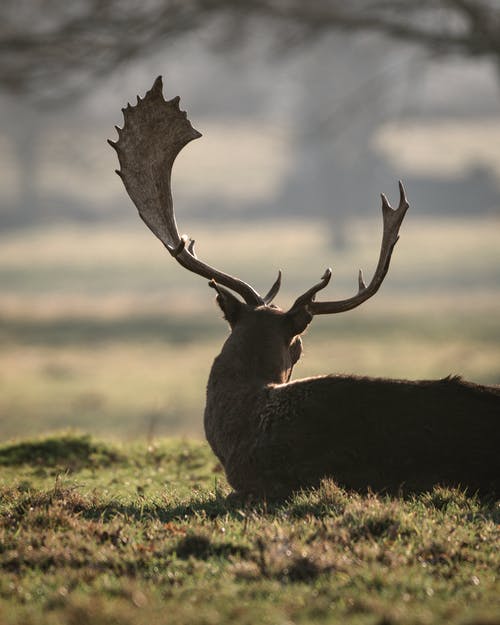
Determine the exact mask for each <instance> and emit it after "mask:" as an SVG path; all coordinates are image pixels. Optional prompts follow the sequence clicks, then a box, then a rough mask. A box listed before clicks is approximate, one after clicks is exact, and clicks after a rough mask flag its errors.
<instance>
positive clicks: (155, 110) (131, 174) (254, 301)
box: [108, 76, 281, 306]
mask: <svg viewBox="0 0 500 625" xmlns="http://www.w3.org/2000/svg"><path fill="white" fill-rule="evenodd" d="M162 87H163V84H162V79H161V76H159V77H158V78H157V79H156V80H155V82H154V84H153V87H152V88H151V90H150V91H148V92H147V93H146V95H145V97H144V98H143V99H141V98H140V97H139V96H137V104H136V105H135V106H131V105H130V104H128V105H127V107H126V108H124V109H122V112H123V117H124V122H125V123H124V126H123V128H118V127H117V126H115V128H116V130H117V131H118V141H116V142H115V141H108V143H109V144H110V145H111V146H112V147H113V148H114V149H115V150H116V152H117V154H118V160H119V161H120V167H121V169H120V170H117V172H116V173H117V174H118V175H119V176H120V178H121V179H122V180H123V184H124V185H125V188H126V190H127V193H128V194H129V196H130V198H131V199H132V201H133V202H134V204H135V205H136V207H137V209H138V211H139V215H140V216H141V218H142V220H143V221H144V222H145V223H146V225H147V226H148V228H149V229H150V230H151V231H152V232H153V233H154V234H155V235H156V236H157V237H158V238H159V239H160V241H162V243H163V244H164V245H165V247H166V248H167V250H168V251H169V252H170V254H171V255H172V256H173V257H174V258H175V260H176V261H177V262H178V263H180V264H181V265H182V266H183V267H185V268H186V269H189V270H190V271H192V272H193V273H196V274H198V275H200V276H203V277H204V278H207V279H208V280H215V281H216V282H218V283H219V284H222V285H224V286H226V287H228V288H230V289H232V290H233V291H235V292H236V293H238V294H239V295H241V297H243V299H244V300H245V302H246V303H247V304H251V305H254V306H259V305H263V304H269V303H270V302H271V300H272V299H273V298H274V297H275V296H276V294H277V293H278V290H279V288H280V284H281V272H279V274H278V278H277V280H276V282H275V283H274V284H273V286H272V287H271V289H270V291H269V293H267V295H265V296H264V297H262V296H261V295H259V293H257V291H256V290H255V289H253V288H252V287H251V286H250V285H249V284H247V283H246V282H243V281H242V280H239V279H238V278H234V277H233V276H230V275H228V274H226V273H223V272H221V271H218V270H217V269H215V268H214V267H211V266H210V265H207V264H206V263H204V262H203V261H201V260H200V259H199V258H197V256H196V254H195V252H194V240H193V239H191V238H190V237H188V236H186V235H182V236H180V235H179V232H178V230H177V224H176V221H175V214H174V207H173V202H172V192H171V188H170V179H171V172H172V166H173V164H174V161H175V158H176V156H177V155H178V154H179V152H180V151H181V150H182V148H183V147H184V146H185V145H187V144H188V143H189V142H190V141H192V140H193V139H198V138H199V137H201V133H199V132H198V131H197V130H195V129H194V128H193V127H192V126H191V123H190V121H189V120H188V118H187V115H186V113H185V111H181V110H180V109H179V99H180V98H179V97H175V98H173V99H172V100H168V101H166V100H165V99H164V98H163V94H162Z"/></svg>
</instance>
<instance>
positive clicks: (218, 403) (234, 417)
mask: <svg viewBox="0 0 500 625" xmlns="http://www.w3.org/2000/svg"><path fill="white" fill-rule="evenodd" d="M248 353H249V354H250V357H248ZM282 378H283V375H281V373H280V372H279V371H277V370H274V369H273V367H272V366H266V365H265V364H264V365H263V364H262V362H259V361H258V359H257V358H255V354H254V353H252V351H251V350H249V352H245V350H242V349H238V346H237V345H234V344H233V343H232V342H231V341H229V340H228V341H227V342H226V344H225V345H224V347H223V349H222V352H221V353H220V354H219V356H217V358H216V359H215V360H214V363H213V365H212V369H211V371H210V376H209V379H208V385H207V402H206V407H205V417H204V424H205V434H206V437H207V440H208V442H209V443H210V445H211V447H212V449H213V451H214V452H215V454H216V455H217V456H218V457H219V459H220V460H221V462H222V464H223V465H224V466H226V465H227V463H228V462H231V457H233V456H234V455H235V454H236V455H237V454H239V453H240V452H241V451H242V450H243V449H244V448H245V447H247V446H248V445H250V444H251V442H252V441H253V439H254V435H255V432H256V428H257V425H258V420H259V414H261V412H262V408H263V406H264V404H265V401H266V397H267V394H268V389H269V387H270V385H272V384H276V383H281V382H283V381H285V380H284V379H282Z"/></svg>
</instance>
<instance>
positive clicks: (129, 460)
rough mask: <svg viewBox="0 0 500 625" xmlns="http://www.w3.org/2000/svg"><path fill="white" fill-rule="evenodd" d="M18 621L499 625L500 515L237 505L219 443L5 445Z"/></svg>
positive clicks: (458, 500)
mask: <svg viewBox="0 0 500 625" xmlns="http://www.w3.org/2000/svg"><path fill="white" fill-rule="evenodd" d="M0 467H1V469H0V569H1V574H0V622H1V623H2V624H5V625H21V624H22V625H41V624H43V625H45V624H47V625H62V624H70V625H77V624H78V625H84V624H86V623H92V625H111V624H115V623H116V624H118V623H119V624H120V625H121V624H123V625H129V624H130V625H132V624H133V625H142V624H144V625H146V624H147V625H152V624H153V625H155V624H163V623H165V624H166V623H168V624H169V625H171V624H174V625H176V624H186V625H187V624H189V625H197V624H204V625H205V624H206V625H211V624H214V625H219V624H224V623H242V624H247V623H248V624H249V625H250V624H252V625H254V624H255V623H263V624H265V623H269V624H271V623H272V624H273V625H274V624H283V625H285V624H288V625H291V624H293V623H297V624H306V623H318V624H322V623H343V624H347V625H351V624H352V625H355V624H356V625H357V624H360V625H361V624H363V625H364V624H367V625H368V624H377V625H382V624H384V625H389V624H393V625H399V624H401V625H402V624H406V623H408V624H422V625H434V624H437V623H446V624H447V625H448V624H449V625H454V624H457V625H459V624H460V625H494V624H500V549H499V547H500V527H499V523H500V505H499V502H495V501H491V500H487V499H483V500H479V499H478V498H476V497H474V496H473V495H472V494H467V493H463V492H461V491H459V490H448V489H443V488H439V487H436V488H435V489H434V490H433V491H432V492H431V493H428V494H424V495H420V496H418V497H414V498H409V499H406V500H402V499H398V498H389V497H386V496H383V495H381V494H379V495H376V494H372V495H368V496H361V495H358V494H355V493H349V492H346V491H344V490H343V489H341V488H339V487H338V486H337V485H336V484H335V483H334V482H332V481H325V482H324V483H323V484H322V485H321V487H319V488H318V489H315V490H311V491H307V492H301V493H296V494H295V495H294V496H293V497H291V498H290V499H289V500H287V501H284V502H266V501H242V500H239V499H238V498H236V497H234V496H232V495H231V492H230V489H229V487H228V486H227V484H226V482H225V479H224V475H223V473H222V471H221V467H220V466H219V465H218V463H217V461H216V459H215V458H214V456H213V455H212V454H211V452H210V450H209V448H208V447H207V445H206V444H205V443H202V442H193V441H188V440H167V439H165V440H158V441H156V442H155V441H150V443H149V444H140V443H128V444H125V443H121V444H112V443H109V442H101V441H99V440H94V439H92V438H90V437H88V436H83V435H76V434H64V435H53V436H51V437H48V438H47V437H46V438H40V439H29V440H18V441H14V442H11V443H9V444H5V445H3V446H2V447H0Z"/></svg>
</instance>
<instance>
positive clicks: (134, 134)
mask: <svg viewBox="0 0 500 625" xmlns="http://www.w3.org/2000/svg"><path fill="white" fill-rule="evenodd" d="M122 111H123V116H124V120H125V123H124V127H123V128H118V127H116V129H117V131H118V141H116V142H114V141H109V143H110V145H111V146H112V147H113V148H114V149H115V150H116V151H117V153H118V159H119V161H120V166H121V169H120V170H117V174H118V175H119V176H120V177H121V179H122V180H123V183H124V185H125V188H126V190H127V192H128V194H129V196H130V197H131V199H132V201H133V202H134V204H135V205H136V207H137V209H138V211H139V215H140V216H141V218H142V219H143V220H144V222H145V223H146V225H147V226H148V227H149V228H150V230H151V231H152V232H153V233H154V234H155V235H156V236H157V237H158V238H159V239H160V241H161V242H162V243H163V244H164V245H165V247H166V248H167V250H168V252H169V253H170V254H171V256H172V257H173V258H174V259H175V260H176V261H177V262H178V263H179V264H180V265H182V266H183V267H185V268H186V269H188V270H189V271H191V272H193V273H196V274H198V275H200V276H202V277H203V278H206V279H208V280H209V285H210V287H212V288H213V289H215V291H216V292H217V302H218V304H219V306H220V308H221V309H222V311H223V314H224V317H225V318H226V320H227V321H228V322H229V324H230V326H231V330H232V341H231V343H230V344H229V345H227V346H226V347H227V349H232V350H234V351H235V353H237V354H239V355H240V359H241V358H243V360H244V361H245V366H246V367H247V368H248V367H249V366H250V365H249V362H250V363H251V367H250V368H251V369H253V371H252V372H253V374H254V375H255V377H257V378H258V379H263V378H266V379H267V380H268V381H269V382H276V383H281V382H285V381H287V380H288V379H289V378H290V374H291V371H292V368H293V365H294V364H295V363H296V362H297V360H298V359H299V358H300V354H301V351H302V348H301V341H300V335H301V334H302V333H303V332H304V330H305V329H306V327H307V326H308V325H309V323H310V322H311V321H312V319H313V318H314V316H315V315H324V314H330V313H339V312H345V311H347V310H351V309H352V308H355V307H356V306H359V305H360V304H362V303H363V302H365V301H366V300H367V299H369V298H370V297H372V296H373V295H374V294H375V293H376V292H377V291H378V289H379V288H380V285H381V284H382V282H383V280H384V278H385V276H386V274H387V271H388V269H389V263H390V260H391V255H392V251H393V249H394V246H395V244H396V242H397V240H398V238H399V237H398V232H399V228H400V225H401V223H402V221H403V218H404V216H405V213H406V211H407V209H408V202H407V200H406V196H405V191H404V188H403V185H402V183H401V182H400V183H399V192H400V200H399V206H398V208H397V209H393V208H391V206H390V204H389V202H388V201H387V198H386V197H385V195H383V194H382V217H383V235H382V244H381V250H380V257H379V260H378V264H377V267H376V270H375V273H374V275H373V278H372V280H371V281H370V283H369V284H368V286H367V285H366V284H365V282H364V280H363V274H362V272H361V271H359V275H358V292H357V293H356V295H354V296H353V297H350V298H348V299H343V300H335V301H332V300H330V301H316V299H315V298H316V294H317V293H318V292H319V291H321V290H322V289H324V288H325V287H326V286H327V285H328V283H329V282H330V278H331V276H332V271H331V269H330V268H328V269H326V270H325V272H324V274H323V276H322V278H321V279H320V281H319V282H318V283H317V284H315V285H314V286H312V287H311V288H310V289H308V290H307V291H306V292H305V293H303V294H302V295H300V297H298V298H297V299H296V300H295V302H294V304H293V305H292V307H291V308H290V309H289V310H287V311H282V310H281V309H280V308H278V307H277V306H275V305H273V304H271V302H272V300H273V299H274V297H275V296H276V295H277V293H278V291H279V288H280V285H281V271H279V272H278V277H277V279H276V281H275V282H274V284H273V285H272V286H271V288H270V290H269V292H268V293H267V294H266V295H264V296H262V295H260V294H259V293H258V292H257V291H256V290H255V289H254V288H253V287H251V286H250V285H249V284H248V283H247V282H244V281H243V280H240V279H239V278H235V277H233V276H231V275H229V274H226V273H224V272H222V271H220V270H218V269H216V268H214V267H212V266H210V265H208V264H206V263H204V262H203V261H202V260H200V259H199V258H198V256H197V255H196V253H195V249H194V245H195V241H194V239H192V238H191V237H189V236H187V235H185V234H183V235H180V234H179V232H178V230H177V224H176V219H175V214H174V208H173V202H172V193H171V187H170V179H171V171H172V166H173V163H174V160H175V158H176V156H177V154H178V153H179V152H180V150H181V149H182V148H183V147H184V146H185V145H186V144H187V143H189V142H190V141H192V140H193V139H197V138H199V137H201V134H200V133H199V132H198V131H197V130H195V129H194V128H193V127H192V125H191V123H190V122H189V120H188V119H187V115H186V113H185V112H184V111H181V110H180V108H179V98H178V97H175V98H173V99H172V100H168V101H166V100H165V99H164V98H163V95H162V79H161V77H158V78H157V79H156V81H155V82H154V84H153V87H152V88H151V90H150V91H148V92H147V93H146V96H145V97H144V98H143V99H141V98H140V97H139V96H138V97H137V104H136V105H135V106H131V105H130V104H129V105H128V106H127V107H126V108H124V109H122ZM235 294H237V295H239V296H240V297H241V298H242V299H243V301H241V300H240V299H239V298H238V297H236V295H235ZM256 332H257V334H258V336H259V340H258V342H256ZM262 351H265V354H264V353H259V352H262ZM235 358H236V356H235Z"/></svg>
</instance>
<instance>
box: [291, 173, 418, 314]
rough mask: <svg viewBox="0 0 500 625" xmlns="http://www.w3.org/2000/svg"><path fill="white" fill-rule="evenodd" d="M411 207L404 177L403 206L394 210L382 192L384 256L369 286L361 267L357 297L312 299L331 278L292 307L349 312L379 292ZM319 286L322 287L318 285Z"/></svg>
mask: <svg viewBox="0 0 500 625" xmlns="http://www.w3.org/2000/svg"><path fill="white" fill-rule="evenodd" d="M408 208H409V204H408V200H407V199H406V193H405V190H404V187H403V183H402V182H401V180H400V181H399V206H398V208H396V209H393V208H392V207H391V205H390V204H389V202H388V200H387V198H386V196H385V195H384V194H383V193H382V219H383V234H382V244H381V248H380V256H379V259H378V263H377V267H376V269H375V273H374V274H373V278H372V279H371V282H370V284H369V285H368V286H366V285H365V283H364V280H363V273H362V271H361V270H360V271H359V274H358V293H357V294H356V295H354V296H353V297H350V298H348V299H344V300H338V301H328V302H315V301H313V300H312V298H313V297H314V295H315V294H316V293H317V291H319V290H320V289H322V288H324V287H325V286H326V284H327V283H328V281H326V283H325V284H323V282H324V277H325V276H323V278H322V282H320V283H319V284H317V285H316V286H315V287H312V289H309V291H307V292H306V293H304V295H302V296H301V297H299V298H298V300H297V301H296V302H295V303H294V305H293V306H292V309H294V308H295V307H296V306H297V305H298V303H302V304H304V303H305V304H307V308H308V310H309V312H310V313H311V314H312V315H328V314H331V313H339V312H345V311H347V310H351V309H352V308H356V306H359V305H360V304H362V303H363V302H365V301H366V300H367V299H369V298H370V297H372V295H375V293H376V292H377V291H378V290H379V288H380V286H381V284H382V282H383V281H384V278H385V276H386V275H387V272H388V270H389V264H390V262H391V256H392V251H393V249H394V246H395V245H396V243H397V241H398V239H399V228H400V226H401V223H402V222H403V219H404V217H405V215H406V211H407V210H408ZM318 287H319V288H318Z"/></svg>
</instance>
